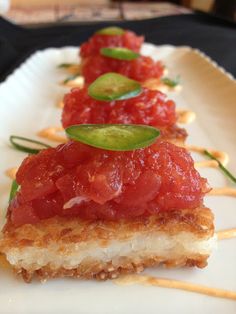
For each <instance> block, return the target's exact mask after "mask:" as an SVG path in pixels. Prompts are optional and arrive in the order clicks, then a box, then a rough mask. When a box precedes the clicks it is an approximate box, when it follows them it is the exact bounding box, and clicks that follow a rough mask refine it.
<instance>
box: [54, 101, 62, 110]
mask: <svg viewBox="0 0 236 314" xmlns="http://www.w3.org/2000/svg"><path fill="white" fill-rule="evenodd" d="M56 106H57V107H58V108H60V109H62V108H63V107H64V102H63V100H60V101H59V102H58V103H57V105H56Z"/></svg>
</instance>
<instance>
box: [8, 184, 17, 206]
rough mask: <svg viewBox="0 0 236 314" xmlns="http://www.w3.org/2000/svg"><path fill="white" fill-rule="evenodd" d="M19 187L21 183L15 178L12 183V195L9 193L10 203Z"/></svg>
mask: <svg viewBox="0 0 236 314" xmlns="http://www.w3.org/2000/svg"><path fill="white" fill-rule="evenodd" d="M18 188H19V184H18V183H17V182H16V180H13V181H12V184H11V190H10V195H9V203H10V201H11V200H12V199H13V198H14V197H15V195H16V192H17V190H18Z"/></svg>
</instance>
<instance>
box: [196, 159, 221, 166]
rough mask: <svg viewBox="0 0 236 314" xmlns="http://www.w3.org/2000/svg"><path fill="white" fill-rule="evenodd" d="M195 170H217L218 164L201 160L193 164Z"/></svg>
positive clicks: (213, 161)
mask: <svg viewBox="0 0 236 314" xmlns="http://www.w3.org/2000/svg"><path fill="white" fill-rule="evenodd" d="M194 166H195V167H196V168H218V166H219V165H218V162H217V161H216V160H202V161H196V162H195V163H194Z"/></svg>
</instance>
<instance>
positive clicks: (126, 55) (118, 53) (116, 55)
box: [100, 47, 139, 60]
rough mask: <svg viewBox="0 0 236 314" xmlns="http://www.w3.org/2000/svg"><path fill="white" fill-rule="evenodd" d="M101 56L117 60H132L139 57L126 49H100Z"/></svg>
mask: <svg viewBox="0 0 236 314" xmlns="http://www.w3.org/2000/svg"><path fill="white" fill-rule="evenodd" d="M100 53H101V55H103V56H105V57H109V58H113V59H118V60H134V59H137V58H138V57H139V54H138V53H137V52H134V51H133V50H130V49H127V48H110V47H107V48H101V49H100Z"/></svg>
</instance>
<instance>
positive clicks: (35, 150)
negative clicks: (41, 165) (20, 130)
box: [10, 135, 51, 154]
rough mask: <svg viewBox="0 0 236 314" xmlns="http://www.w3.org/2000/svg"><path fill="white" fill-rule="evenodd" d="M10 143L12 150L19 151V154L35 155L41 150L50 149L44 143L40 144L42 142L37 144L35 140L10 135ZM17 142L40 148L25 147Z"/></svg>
mask: <svg viewBox="0 0 236 314" xmlns="http://www.w3.org/2000/svg"><path fill="white" fill-rule="evenodd" d="M10 142H11V144H12V146H13V147H14V148H16V149H17V150H19V151H21V152H25V153H29V154H37V153H39V152H40V151H41V150H42V149H45V148H49V147H51V146H50V145H48V144H45V143H42V142H39V141H36V140H32V139H30V138H26V137H21V136H16V135H11V136H10ZM18 142H26V143H33V144H35V145H36V147H38V146H39V147H40V148H34V147H32V146H26V145H23V144H20V143H18Z"/></svg>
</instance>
